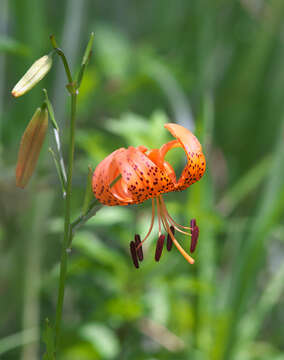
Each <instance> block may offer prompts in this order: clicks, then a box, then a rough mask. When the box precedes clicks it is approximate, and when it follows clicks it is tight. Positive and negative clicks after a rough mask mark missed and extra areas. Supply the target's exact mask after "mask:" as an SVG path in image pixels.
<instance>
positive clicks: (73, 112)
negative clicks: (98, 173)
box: [55, 91, 77, 350]
mask: <svg viewBox="0 0 284 360" xmlns="http://www.w3.org/2000/svg"><path fill="white" fill-rule="evenodd" d="M76 107H77V92H76V91H74V92H73V93H72V94H71V122H70V135H69V136H70V138H69V163H68V173H67V185H66V199H65V219H64V238H63V244H62V251H61V261H60V275H59V289H58V298H57V306H56V316H55V350H57V349H58V344H59V337H60V328H61V319H62V309H63V301H64V292H65V280H66V273H67V256H68V244H69V238H70V236H71V227H70V208H71V193H72V175H73V163H74V146H75V119H76Z"/></svg>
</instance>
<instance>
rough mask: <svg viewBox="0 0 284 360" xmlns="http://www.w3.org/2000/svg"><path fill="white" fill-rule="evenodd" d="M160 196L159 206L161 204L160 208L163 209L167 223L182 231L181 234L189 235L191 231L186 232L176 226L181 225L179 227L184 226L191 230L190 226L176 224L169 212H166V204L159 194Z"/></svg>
mask: <svg viewBox="0 0 284 360" xmlns="http://www.w3.org/2000/svg"><path fill="white" fill-rule="evenodd" d="M160 198H161V206H162V209H163V214H164V216H165V218H166V219H167V220H168V221H169V223H170V224H171V225H173V227H174V228H175V229H176V230H177V231H179V232H180V233H182V234H184V235H189V236H191V233H188V232H186V231H183V230H180V229H179V228H178V227H177V226H181V227H183V228H186V229H189V230H191V227H186V226H182V225H179V224H177V223H176V222H175V221H174V220H173V219H172V218H171V216H170V215H169V213H168V211H167V208H166V204H165V203H164V201H163V198H162V196H160Z"/></svg>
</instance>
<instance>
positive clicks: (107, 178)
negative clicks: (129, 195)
mask: <svg viewBox="0 0 284 360" xmlns="http://www.w3.org/2000/svg"><path fill="white" fill-rule="evenodd" d="M123 151H125V149H118V150H116V151H114V152H113V153H111V154H110V155H109V156H107V157H106V158H105V159H104V160H103V161H101V162H100V163H99V165H98V166H97V167H96V169H95V171H94V175H93V181H92V187H93V192H94V195H95V197H96V198H97V199H98V200H99V201H100V202H101V203H102V204H104V205H108V206H114V205H128V204H129V203H131V202H132V201H131V199H126V198H123V196H121V194H118V193H117V191H115V190H114V189H115V185H116V184H115V185H114V186H113V187H110V185H111V183H112V182H113V181H114V180H115V179H116V177H117V176H119V171H118V168H117V166H116V162H115V159H114V157H115V155H116V154H118V153H120V152H123ZM118 181H119V180H118ZM129 200H130V201H129Z"/></svg>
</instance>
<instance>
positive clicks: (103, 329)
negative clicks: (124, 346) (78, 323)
mask: <svg viewBox="0 0 284 360" xmlns="http://www.w3.org/2000/svg"><path fill="white" fill-rule="evenodd" d="M80 335H81V337H82V338H83V339H84V340H87V341H88V342H90V343H91V344H92V345H93V347H94V348H95V349H96V350H97V351H98V352H99V354H100V355H101V357H102V358H103V359H113V358H114V357H115V356H117V355H118V353H119V350H120V349H119V342H118V339H117V337H116V335H115V333H114V331H112V330H111V329H110V328H108V327H107V326H105V325H103V324H99V323H89V324H86V325H85V326H83V327H82V328H81V329H80Z"/></svg>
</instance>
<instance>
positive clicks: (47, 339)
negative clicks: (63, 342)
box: [43, 319, 55, 360]
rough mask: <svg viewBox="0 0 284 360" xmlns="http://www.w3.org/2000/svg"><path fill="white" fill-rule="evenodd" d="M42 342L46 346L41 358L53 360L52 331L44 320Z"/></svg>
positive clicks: (53, 343) (47, 321)
mask: <svg viewBox="0 0 284 360" xmlns="http://www.w3.org/2000/svg"><path fill="white" fill-rule="evenodd" d="M43 341H44V343H45V344H46V352H45V354H44V356H43V360H55V342H54V330H53V328H52V327H51V326H50V324H49V320H48V319H46V320H45V329H44V333H43Z"/></svg>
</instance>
